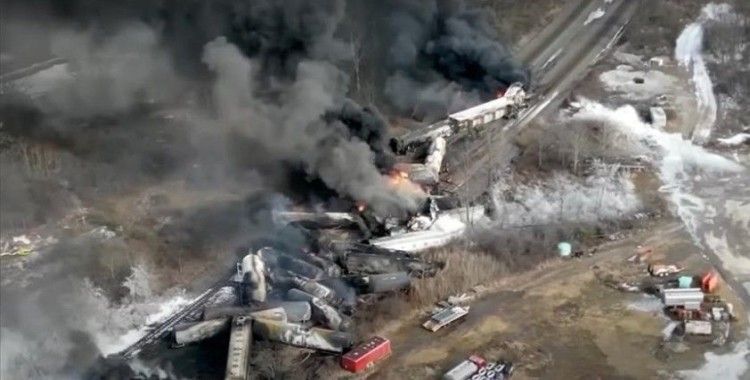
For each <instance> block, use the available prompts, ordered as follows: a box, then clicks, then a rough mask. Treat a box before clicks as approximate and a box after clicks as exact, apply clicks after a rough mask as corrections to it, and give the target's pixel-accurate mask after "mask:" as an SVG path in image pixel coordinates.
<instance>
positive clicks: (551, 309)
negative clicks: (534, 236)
mask: <svg viewBox="0 0 750 380" xmlns="http://www.w3.org/2000/svg"><path fill="white" fill-rule="evenodd" d="M638 245H650V246H652V247H653V248H654V251H655V256H654V259H658V260H661V261H664V262H669V263H677V264H679V265H682V266H684V267H685V268H686V271H685V272H686V273H703V272H704V271H706V270H708V269H710V266H709V265H708V264H707V263H706V261H705V260H703V259H702V258H701V256H700V255H699V252H700V251H699V250H698V249H697V248H696V247H695V246H694V245H693V244H692V242H691V240H690V237H689V236H688V234H687V233H686V232H685V231H684V229H683V228H682V227H681V225H680V224H679V223H678V222H676V221H674V220H670V219H665V220H660V221H654V222H652V223H651V224H650V225H649V226H648V228H643V229H641V230H639V231H637V232H635V233H634V234H633V235H632V236H629V237H627V238H625V239H622V240H619V241H614V242H609V243H606V244H604V245H602V246H600V247H598V249H597V250H596V253H595V254H593V256H587V257H584V258H580V259H565V260H562V259H554V260H552V261H549V262H546V263H544V264H542V265H541V266H540V267H538V268H537V269H534V270H532V271H529V272H526V273H522V274H518V275H513V276H507V277H504V278H502V279H499V280H498V281H497V282H496V283H495V284H492V285H491V287H492V289H493V290H492V291H491V292H489V293H488V294H486V295H485V296H484V297H483V298H481V299H480V300H478V301H476V302H474V303H472V304H471V312H470V314H469V316H468V317H467V318H466V319H465V320H464V321H463V322H461V323H458V324H456V325H453V326H449V327H446V328H444V329H443V330H440V331H438V332H436V333H430V332H428V331H427V330H424V329H422V328H421V327H420V326H419V324H420V323H421V322H423V320H424V318H425V317H426V314H423V315H419V316H417V317H414V318H406V319H404V320H402V321H400V323H397V324H390V325H388V326H384V327H383V328H382V329H380V331H378V332H377V333H380V334H383V335H385V336H388V337H389V338H390V339H391V340H392V341H393V350H394V355H393V357H392V358H391V359H390V360H388V361H387V362H386V363H384V364H383V365H382V366H379V367H377V369H376V370H375V371H374V372H373V373H371V374H369V375H368V376H367V377H368V378H383V379H397V378H436V377H439V375H441V374H442V373H443V372H444V371H446V370H447V369H449V368H450V367H451V366H453V365H454V364H456V363H458V362H459V361H461V360H463V359H464V358H465V357H467V356H468V355H470V354H472V353H476V354H480V355H482V356H484V357H486V358H488V359H495V360H497V359H507V360H512V361H513V362H514V363H516V364H517V372H516V375H515V378H518V379H527V378H542V379H579V378H580V379H594V378H607V379H616V378H623V379H624V378H638V379H643V378H655V377H658V376H659V375H660V374H661V375H663V374H666V373H671V372H673V371H675V370H682V369H688V368H694V367H697V366H699V365H700V363H701V358H702V356H703V353H704V352H705V351H706V350H719V351H721V350H722V348H718V349H717V348H715V347H712V346H711V345H710V343H698V342H695V343H693V342H687V351H685V352H680V353H677V352H673V351H670V348H668V347H664V344H663V339H662V330H663V329H664V327H665V326H666V324H667V319H666V317H664V316H663V314H662V313H661V312H660V311H659V310H658V308H651V309H648V310H635V309H634V307H633V306H632V305H639V304H643V303H646V304H649V305H654V304H657V303H656V302H655V300H656V299H655V298H654V297H651V296H646V295H644V294H642V293H624V292H621V291H619V290H615V289H613V288H612V287H610V286H608V285H607V284H606V281H604V279H605V278H608V277H610V276H612V277H614V278H619V277H622V278H632V279H635V278H643V279H645V278H648V274H647V273H646V266H645V265H644V264H640V265H638V264H632V263H630V262H628V261H627V258H629V257H630V256H631V255H632V254H633V252H634V250H635V248H636V247H637V246H638ZM720 294H721V295H722V296H723V297H725V298H726V299H727V300H729V301H730V302H733V303H734V305H735V306H736V310H737V314H738V316H739V320H740V321H739V322H736V323H735V324H733V325H732V332H731V335H730V343H731V342H732V341H738V340H740V339H742V338H743V334H744V333H743V332H744V331H746V322H744V321H747V318H746V317H745V310H744V308H743V306H742V304H741V302H739V301H738V300H737V299H736V297H735V295H734V294H733V293H732V292H731V289H729V288H728V287H726V286H724V287H722V288H721V289H720ZM650 298H652V299H650ZM633 363H638V365H634V364H633Z"/></svg>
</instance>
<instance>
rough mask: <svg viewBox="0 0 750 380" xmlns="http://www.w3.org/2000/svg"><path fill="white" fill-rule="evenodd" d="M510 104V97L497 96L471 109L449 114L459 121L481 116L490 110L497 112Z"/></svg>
mask: <svg viewBox="0 0 750 380" xmlns="http://www.w3.org/2000/svg"><path fill="white" fill-rule="evenodd" d="M508 104H509V103H508V98H505V97H502V98H497V99H493V100H490V101H489V102H487V103H482V104H480V105H478V106H474V107H471V108H469V109H465V110H463V111H460V112H456V113H454V114H451V115H449V116H448V117H450V118H451V119H454V120H457V121H464V120H473V119H476V118H477V117H479V116H482V115H485V114H488V113H490V112H495V111H497V110H499V109H503V108H505V107H506V106H508Z"/></svg>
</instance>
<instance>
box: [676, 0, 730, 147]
mask: <svg viewBox="0 0 750 380" xmlns="http://www.w3.org/2000/svg"><path fill="white" fill-rule="evenodd" d="M731 12H732V8H731V6H729V5H728V4H715V3H710V4H707V5H706V6H704V7H703V9H702V10H701V15H700V17H698V19H697V20H696V21H695V22H693V23H691V24H689V25H687V26H686V27H685V29H683V30H682V33H680V35H679V37H677V42H676V45H675V53H674V55H675V59H677V61H678V62H679V63H680V64H681V65H683V66H685V67H686V68H688V69H689V70H691V71H692V73H693V85H694V86H695V95H696V98H697V100H698V111H699V112H698V120H697V121H696V128H695V131H694V132H693V141H695V142H696V143H699V144H704V143H706V142H708V140H709V138H710V136H711V132H712V129H713V127H714V124H715V123H716V115H717V112H718V106H717V102H716V95H715V94H714V90H713V83H712V82H711V77H710V76H709V73H708V69H707V68H706V62H705V61H704V59H703V30H704V24H705V23H706V22H708V21H713V20H718V19H720V18H722V17H723V16H724V15H727V14H731Z"/></svg>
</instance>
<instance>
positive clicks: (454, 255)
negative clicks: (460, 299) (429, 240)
mask: <svg viewBox="0 0 750 380" xmlns="http://www.w3.org/2000/svg"><path fill="white" fill-rule="evenodd" d="M424 257H425V258H426V259H428V260H433V261H440V262H444V263H445V268H444V269H443V270H442V271H440V272H439V273H438V274H437V275H436V276H435V277H431V278H424V279H419V280H416V281H415V282H414V284H413V286H412V289H411V291H410V292H409V295H408V299H409V301H410V304H412V305H414V306H420V307H423V306H427V305H429V304H431V303H434V302H436V301H439V300H442V299H446V298H448V296H451V295H455V294H459V293H462V292H464V291H466V290H468V289H470V288H472V287H473V286H476V285H480V284H486V283H489V282H492V281H493V280H494V279H497V278H498V276H502V275H505V274H507V273H509V269H508V267H507V265H505V264H503V263H502V262H500V261H499V260H497V258H496V257H493V256H492V255H491V254H489V253H485V252H477V251H472V250H469V249H467V248H466V245H465V244H454V245H451V246H448V247H445V248H441V249H437V250H434V251H430V252H427V253H426V254H424Z"/></svg>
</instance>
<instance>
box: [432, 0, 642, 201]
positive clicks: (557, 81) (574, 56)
mask: <svg viewBox="0 0 750 380" xmlns="http://www.w3.org/2000/svg"><path fill="white" fill-rule="evenodd" d="M639 4H640V1H635V0H614V1H611V2H607V1H606V0H588V1H586V0H581V1H578V2H574V3H572V4H571V5H569V6H568V7H567V8H566V9H565V10H563V11H562V12H561V14H560V16H558V18H557V19H556V20H555V21H553V22H552V23H550V25H549V26H548V27H547V28H545V30H543V31H542V32H540V33H539V35H538V36H537V37H536V38H535V39H534V41H532V42H530V43H529V44H528V47H526V48H524V49H523V50H522V51H521V52H519V56H520V57H521V60H522V61H523V62H524V63H525V64H526V65H527V66H528V67H529V68H530V70H531V72H532V79H533V83H532V92H533V94H534V97H535V98H534V101H533V102H532V104H531V106H530V107H529V108H528V109H526V110H524V111H523V112H522V113H521V114H520V115H519V117H518V118H517V119H515V120H513V121H512V122H507V123H504V122H500V123H497V124H495V125H491V126H490V127H488V128H487V129H486V130H485V131H484V132H483V133H482V134H481V135H480V136H478V137H473V138H471V140H470V141H453V144H452V145H451V147H450V148H449V150H450V151H451V152H452V153H451V154H450V155H449V157H446V167H447V168H448V171H449V173H448V175H446V176H445V177H446V179H447V181H446V182H445V183H443V184H442V185H441V187H442V189H443V190H445V191H447V192H450V193H461V194H463V195H465V196H466V197H467V199H474V198H475V197H477V196H479V195H480V194H482V193H483V192H484V191H486V190H487V188H488V185H489V183H490V180H491V178H490V175H491V173H492V172H494V171H496V170H497V168H502V167H504V166H507V164H508V162H509V161H510V159H512V157H513V156H515V154H516V153H517V152H516V151H515V147H514V146H513V144H512V140H513V139H512V138H513V136H514V135H515V134H517V133H518V132H519V131H520V130H521V129H522V128H523V127H525V126H526V125H528V124H529V123H530V122H531V121H532V120H534V118H536V117H537V116H539V115H541V114H542V113H543V112H545V111H546V110H547V109H552V108H554V106H556V105H559V103H560V102H561V101H562V100H563V99H564V98H565V94H566V93H567V92H569V91H570V90H571V88H572V86H573V85H574V84H575V83H576V82H577V81H579V80H580V79H582V78H583V77H584V76H585V75H586V73H587V72H588V69H589V68H590V67H591V66H592V65H593V64H594V63H595V62H596V61H597V60H599V59H600V58H601V57H602V55H603V54H605V53H606V52H607V51H608V49H609V47H611V46H612V45H613V44H614V43H615V42H616V41H617V40H618V39H619V37H620V35H621V34H622V31H623V30H624V28H625V26H626V25H627V24H628V22H629V21H630V19H631V17H632V16H633V14H634V13H635V10H636V9H637V7H638V6H639ZM598 10H602V11H604V14H602V15H601V17H599V18H595V19H591V16H592V15H594V14H595V13H594V12H597V11H598Z"/></svg>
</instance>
